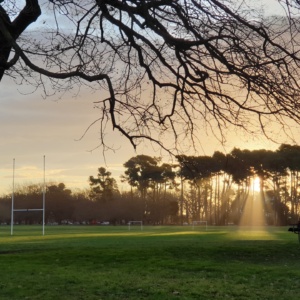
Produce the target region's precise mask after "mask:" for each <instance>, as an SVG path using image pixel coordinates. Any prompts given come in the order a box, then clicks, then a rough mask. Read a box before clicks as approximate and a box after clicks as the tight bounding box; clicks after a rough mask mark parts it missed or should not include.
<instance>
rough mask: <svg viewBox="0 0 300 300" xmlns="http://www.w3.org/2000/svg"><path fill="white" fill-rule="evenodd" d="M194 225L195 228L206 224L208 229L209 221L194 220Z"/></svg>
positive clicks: (205, 226)
mask: <svg viewBox="0 0 300 300" xmlns="http://www.w3.org/2000/svg"><path fill="white" fill-rule="evenodd" d="M192 225H193V230H194V229H195V227H196V226H199V227H200V226H201V225H202V226H204V228H205V230H207V221H193V222H192Z"/></svg>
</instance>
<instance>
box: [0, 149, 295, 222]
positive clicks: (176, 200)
mask: <svg viewBox="0 0 300 300" xmlns="http://www.w3.org/2000/svg"><path fill="white" fill-rule="evenodd" d="M124 168H125V171H124V174H123V175H122V176H121V181H122V182H123V183H127V184H128V186H129V187H130V188H129V189H128V190H127V191H122V192H121V191H120V190H119V188H118V185H117V181H116V179H115V178H114V177H112V174H111V172H109V171H108V170H106V168H104V167H100V168H99V169H98V173H97V175H96V176H90V177H89V183H90V188H89V189H86V190H80V191H76V192H74V191H71V190H70V189H67V188H66V186H65V184H64V183H59V184H55V183H51V184H48V185H47V188H46V209H45V218H46V222H47V223H48V224H63V223H78V224H97V223H101V222H104V221H105V222H110V223H111V224H127V223H128V222H129V221H137V220H139V221H143V222H144V224H160V225H163V224H184V223H189V224H191V223H192V222H193V221H203V220H205V221H207V222H208V224H214V225H228V224H231V223H233V224H240V222H241V218H242V217H243V215H244V214H245V213H246V207H247V203H254V202H255V201H259V202H260V203H261V206H260V207H261V208H260V210H261V212H260V213H262V214H263V216H264V218H265V222H266V223H267V224H269V225H286V224H289V223H295V222H296V221H297V220H298V216H299V210H300V206H299V199H300V189H299V186H300V182H299V181H300V176H299V175H300V173H299V172H300V146H298V145H288V144H283V145H281V146H280V147H279V148H278V149H277V150H276V151H271V150H265V149H262V150H253V151H250V150H241V149H238V148H234V149H233V150H232V151H231V152H230V153H228V154H224V153H222V152H219V151H216V152H214V154H213V155H212V156H188V155H178V156H176V160H174V162H173V163H165V162H162V160H161V159H160V158H158V157H151V156H147V155H137V156H135V157H132V158H130V159H129V160H128V161H127V162H125V163H124ZM254 182H256V183H258V186H254ZM42 188H43V187H42V185H39V184H34V185H27V186H21V187H19V188H17V189H16V191H15V193H14V203H15V205H14V206H15V209H17V208H39V207H37V206H38V205H39V204H40V206H41V207H40V208H42V193H41V191H42ZM248 207H249V205H248ZM255 213H259V212H255ZM14 215H15V217H14V220H15V221H16V222H17V223H25V224H33V223H41V222H42V214H41V213H40V212H34V211H28V212H25V213H24V212H22V213H21V212H15V214H14ZM10 217H11V195H4V196H2V197H1V198H0V221H1V222H2V223H9V222H10Z"/></svg>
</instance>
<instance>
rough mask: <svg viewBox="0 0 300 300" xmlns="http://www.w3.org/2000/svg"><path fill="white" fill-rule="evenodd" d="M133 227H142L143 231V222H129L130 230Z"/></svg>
mask: <svg viewBox="0 0 300 300" xmlns="http://www.w3.org/2000/svg"><path fill="white" fill-rule="evenodd" d="M132 225H140V226H141V230H143V221H129V222H128V230H131V227H132Z"/></svg>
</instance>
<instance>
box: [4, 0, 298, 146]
mask: <svg viewBox="0 0 300 300" xmlns="http://www.w3.org/2000/svg"><path fill="white" fill-rule="evenodd" d="M0 2H1V1H0ZM25 2H26V3H24V5H23V7H18V3H19V1H4V2H3V3H2V4H1V5H2V6H1V5H0V79H1V78H2V77H3V75H6V76H11V77H14V78H15V80H16V81H17V82H18V83H23V82H28V83H30V84H33V85H35V86H36V87H41V88H43V89H44V91H45V93H46V94H47V93H48V89H49V86H51V88H53V89H54V90H57V91H61V90H65V89H70V88H73V87H74V86H77V87H80V86H82V85H88V86H90V87H92V88H93V89H95V90H97V89H99V91H102V92H99V102H98V103H97V106H98V107H99V109H100V111H101V115H100V118H99V121H100V122H101V124H103V130H104V125H105V124H107V121H109V122H111V124H112V126H113V128H114V129H117V130H119V131H120V132H121V133H122V134H123V135H124V136H126V137H127V138H128V139H129V140H130V142H131V143H132V144H133V145H134V146H136V145H137V144H138V143H139V141H142V140H143V139H149V140H153V141H155V142H157V143H158V144H159V145H161V146H162V147H166V148H168V149H169V150H170V149H172V147H173V149H176V148H177V147H178V144H179V143H181V142H182V140H183V139H185V138H189V140H190V141H191V142H195V138H196V137H197V134H198V133H199V130H200V131H201V130H206V131H207V132H208V134H214V135H216V136H217V137H219V138H221V139H222V137H223V130H224V129H226V128H227V127H228V126H230V125H234V126H237V127H240V128H242V129H245V130H246V131H250V132H256V131H257V130H258V131H261V132H263V133H264V134H265V135H267V136H268V135H269V134H270V131H271V128H269V126H270V124H273V122H276V123H277V124H279V125H281V126H282V128H285V126H286V125H287V123H289V122H290V119H292V120H293V121H296V122H297V123H299V121H300V110H299V105H300V99H299V75H300V74H299V64H300V61H299V58H300V56H299V43H300V37H299V24H300V23H299V20H298V19H297V18H298V15H297V13H298V12H299V11H298V8H300V6H299V4H298V1H288V0H286V1H283V0H282V1H280V2H281V4H282V7H283V12H285V13H286V15H282V16H281V17H280V16H277V17H275V16H273V17H272V16H270V17H268V18H267V17H263V13H262V11H260V10H259V9H258V8H255V9H253V7H251V6H249V5H252V4H253V1H246V0H244V1H236V0H155V1H150V0H149V1H147V0H109V1H108V0H86V1H80V0H52V1H50V0H49V1H38V0H27V1H25ZM252 6H253V5H252ZM36 20H38V22H36V26H31V27H30V28H28V26H29V25H30V24H31V23H33V22H35V21H36ZM49 84H50V85H49ZM103 90H105V91H106V92H103ZM101 95H105V96H104V97H103V98H101ZM170 132H172V133H173V135H172V136H173V140H172V141H171V140H170ZM167 137H168V138H167ZM270 137H271V136H270ZM103 142H104V141H103Z"/></svg>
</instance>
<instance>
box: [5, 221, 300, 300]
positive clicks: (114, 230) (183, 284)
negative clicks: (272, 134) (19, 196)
mask: <svg viewBox="0 0 300 300" xmlns="http://www.w3.org/2000/svg"><path fill="white" fill-rule="evenodd" d="M45 233H46V234H45V236H41V227H35V226H15V227H14V236H10V228H9V226H1V227H0V299H1V300H4V299H9V300H15V299H16V300H17V299H43V300H47V299H49V300H53V299H60V300H62V299H70V300H76V299H83V300H89V299H98V300H100V299H103V300H108V299H156V300H157V299H239V300H242V299H272V300H274V299H280V300H284V299H289V300H291V299H297V300H298V299H299V298H300V253H299V250H300V248H299V242H298V237H297V235H296V234H292V233H289V232H288V231H287V228H286V227H281V228H266V229H264V228H254V229H253V230H250V228H241V229H239V228H238V227H221V228H218V227H209V228H208V230H207V231H204V230H203V229H200V228H199V229H198V228H196V229H195V230H192V228H191V227H188V226H186V227H147V226H145V227H144V230H143V231H141V230H140V227H134V228H133V229H132V230H130V231H129V230H128V228H127V227H126V226H124V227H114V226H107V227H105V226H95V227H93V226H53V227H46V230H45Z"/></svg>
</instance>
